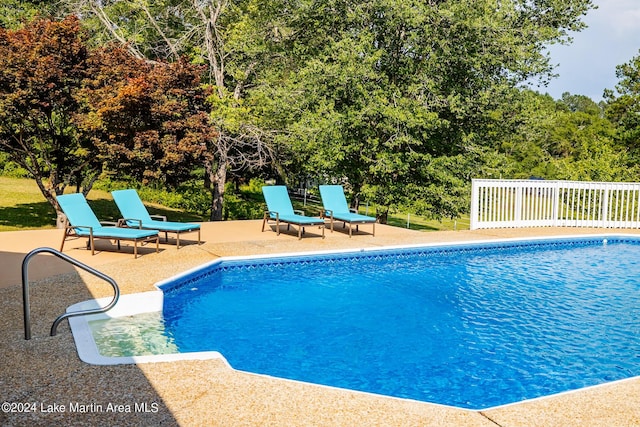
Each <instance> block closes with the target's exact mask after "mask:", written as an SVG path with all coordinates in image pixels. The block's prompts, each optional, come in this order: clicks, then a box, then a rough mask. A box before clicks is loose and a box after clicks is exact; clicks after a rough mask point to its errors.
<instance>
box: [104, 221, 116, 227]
mask: <svg viewBox="0 0 640 427" xmlns="http://www.w3.org/2000/svg"><path fill="white" fill-rule="evenodd" d="M100 225H109V226H113V227H117V225H118V223H117V222H116V221H100Z"/></svg>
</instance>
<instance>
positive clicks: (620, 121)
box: [605, 54, 640, 164]
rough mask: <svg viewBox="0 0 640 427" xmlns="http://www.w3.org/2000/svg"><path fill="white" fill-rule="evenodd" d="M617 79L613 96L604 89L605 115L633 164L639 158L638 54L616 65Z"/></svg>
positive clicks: (609, 91)
mask: <svg viewBox="0 0 640 427" xmlns="http://www.w3.org/2000/svg"><path fill="white" fill-rule="evenodd" d="M616 76H617V77H618V79H619V82H618V84H617V85H616V90H617V92H618V94H619V96H617V97H616V96H615V94H614V92H613V91H611V90H607V91H605V99H606V101H607V107H606V116H607V118H609V120H611V121H612V122H613V123H614V124H615V126H616V128H617V139H618V141H619V142H620V144H621V145H622V146H624V147H626V148H627V149H628V150H630V152H631V155H632V158H633V161H634V163H635V164H637V163H638V160H639V159H640V54H639V55H638V56H636V57H634V58H632V59H631V60H630V61H629V62H628V63H626V64H622V65H618V66H617V67H616Z"/></svg>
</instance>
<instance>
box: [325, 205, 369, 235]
mask: <svg viewBox="0 0 640 427" xmlns="http://www.w3.org/2000/svg"><path fill="white" fill-rule="evenodd" d="M350 212H352V213H356V214H357V212H356V210H355V209H350ZM322 217H323V218H329V226H330V229H331V232H332V233H333V223H334V222H336V221H340V222H342V228H345V227H346V225H347V224H349V237H351V236H352V235H353V227H352V224H355V226H356V232H358V225H360V224H371V225H372V226H373V230H372V231H371V235H372V236H373V237H375V235H376V220H373V221H371V220H363V219H346V218H343V217H342V218H340V217H334V216H333V211H332V210H331V209H325V210H323V211H322Z"/></svg>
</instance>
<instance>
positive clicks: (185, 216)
mask: <svg viewBox="0 0 640 427" xmlns="http://www.w3.org/2000/svg"><path fill="white" fill-rule="evenodd" d="M87 199H88V201H89V205H91V208H92V209H93V210H94V212H95V213H96V216H97V217H98V218H99V219H100V220H103V221H116V220H117V219H118V218H120V213H119V211H118V208H117V207H116V205H115V203H114V202H113V199H112V197H111V195H110V194H109V193H108V192H106V191H101V190H91V192H90V193H89V196H88V198H87ZM145 205H146V206H147V208H148V209H149V213H151V214H156V215H165V216H166V217H167V218H168V219H169V221H180V222H188V221H203V220H205V219H204V218H202V217H199V216H198V215H195V214H190V213H188V212H183V211H180V210H175V209H170V208H167V207H164V206H160V205H156V204H152V203H146V202H145ZM294 205H295V207H296V209H303V210H304V211H305V213H306V214H307V215H311V216H316V215H318V214H319V212H320V210H321V206H320V205H319V204H314V203H308V204H307V205H306V206H302V203H301V202H298V201H294ZM360 213H362V214H368V215H371V216H373V215H375V212H374V211H373V210H371V211H370V212H368V213H367V212H365V210H364V209H361V210H360ZM388 223H389V225H393V226H397V227H403V228H405V227H407V214H406V213H405V214H403V213H395V214H390V215H389V218H388ZM55 226H56V215H55V211H54V209H53V208H52V207H51V205H49V202H47V201H46V200H45V198H44V196H43V195H42V193H41V192H40V189H39V188H38V186H37V185H36V182H35V181H34V180H32V179H25V178H8V177H3V176H0V231H12V230H29V229H38V228H54V227H55ZM409 228H411V229H412V230H420V231H439V230H464V229H469V219H468V217H466V218H461V219H458V220H443V221H438V220H432V219H427V218H424V217H420V216H416V215H411V216H410V217H409Z"/></svg>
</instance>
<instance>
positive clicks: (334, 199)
mask: <svg viewBox="0 0 640 427" xmlns="http://www.w3.org/2000/svg"><path fill="white" fill-rule="evenodd" d="M320 197H321V198H322V205H323V210H322V214H321V216H322V217H323V218H329V222H330V228H331V232H332V233H333V229H334V222H336V221H341V222H342V228H344V227H346V225H347V224H349V237H351V236H352V235H353V225H354V224H355V226H356V232H357V231H358V226H359V225H360V224H371V225H372V226H373V230H372V232H371V234H372V236H374V237H375V235H376V222H377V219H376V218H374V217H371V216H366V215H361V214H359V213H358V211H357V210H355V209H353V208H349V206H348V204H347V198H346V197H345V195H344V189H343V188H342V186H341V185H321V186H320ZM336 209H338V211H337V212H336Z"/></svg>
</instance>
